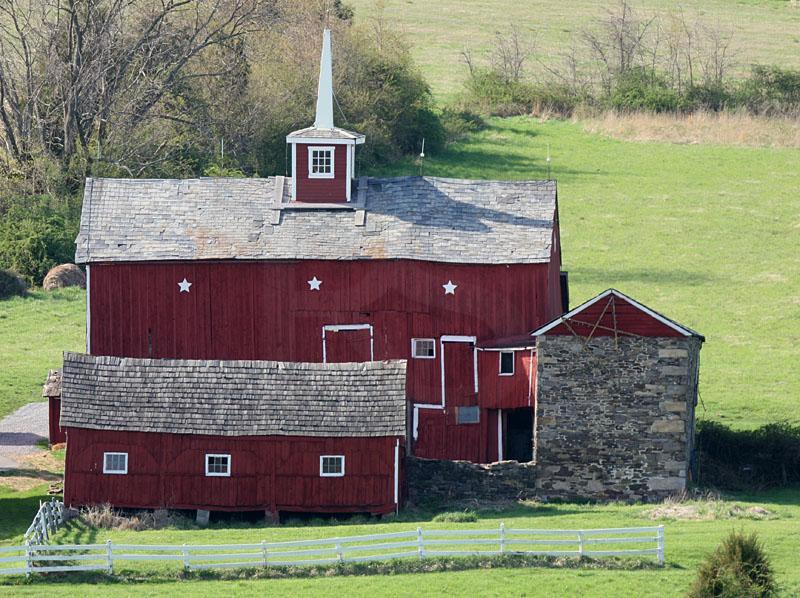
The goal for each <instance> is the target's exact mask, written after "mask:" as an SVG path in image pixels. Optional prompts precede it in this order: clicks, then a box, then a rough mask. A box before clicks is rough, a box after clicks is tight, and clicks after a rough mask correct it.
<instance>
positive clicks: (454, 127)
mask: <svg viewBox="0 0 800 598" xmlns="http://www.w3.org/2000/svg"><path fill="white" fill-rule="evenodd" d="M439 119H440V121H441V123H442V127H443V128H444V135H445V140H446V141H447V143H455V142H456V141H460V140H462V139H464V138H466V137H467V136H468V135H469V134H470V133H475V132H476V131H480V130H481V129H483V128H484V127H485V126H486V122H485V121H484V120H483V119H482V118H481V117H480V116H479V115H478V114H476V113H474V112H471V111H469V110H457V109H455V108H449V107H446V108H444V109H443V110H442V113H441V114H440V116H439Z"/></svg>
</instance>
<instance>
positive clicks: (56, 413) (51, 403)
mask: <svg viewBox="0 0 800 598" xmlns="http://www.w3.org/2000/svg"><path fill="white" fill-rule="evenodd" d="M48 411H49V416H50V419H49V436H50V438H49V440H50V445H51V446H52V445H54V444H60V443H62V442H66V441H67V434H66V432H65V431H64V430H63V429H61V399H60V398H58V397H50V398H49V400H48Z"/></svg>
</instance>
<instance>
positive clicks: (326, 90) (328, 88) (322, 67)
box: [314, 29, 333, 129]
mask: <svg viewBox="0 0 800 598" xmlns="http://www.w3.org/2000/svg"><path fill="white" fill-rule="evenodd" d="M314 127H315V128H317V129H332V128H333V68H332V66H331V30H330V29H326V30H325V31H323V33H322V56H321V58H320V60H319V88H318V89H317V118H316V119H315V120H314Z"/></svg>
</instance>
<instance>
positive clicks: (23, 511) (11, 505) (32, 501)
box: [0, 494, 48, 540]
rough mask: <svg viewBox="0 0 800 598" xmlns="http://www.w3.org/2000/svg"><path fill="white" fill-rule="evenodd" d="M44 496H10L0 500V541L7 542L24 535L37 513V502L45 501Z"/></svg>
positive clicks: (45, 497)
mask: <svg viewBox="0 0 800 598" xmlns="http://www.w3.org/2000/svg"><path fill="white" fill-rule="evenodd" d="M47 498H48V496H46V495H45V494H36V495H33V496H22V497H17V496H10V497H4V498H3V499H2V500H0V513H2V516H0V540H7V539H9V538H13V537H15V536H21V535H22V534H24V533H25V531H26V530H27V529H28V527H29V526H30V524H31V521H33V518H34V516H35V515H36V513H37V512H38V511H39V501H40V500H47Z"/></svg>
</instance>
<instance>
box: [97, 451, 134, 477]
mask: <svg viewBox="0 0 800 598" xmlns="http://www.w3.org/2000/svg"><path fill="white" fill-rule="evenodd" d="M103 473H112V474H116V475H125V474H127V473H128V453H103Z"/></svg>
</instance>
